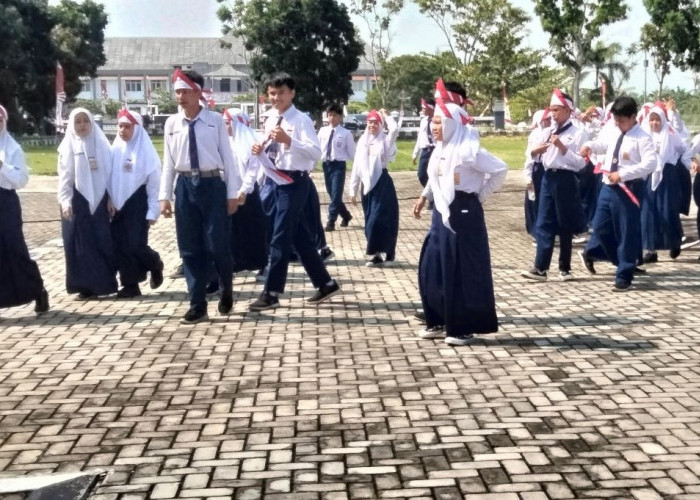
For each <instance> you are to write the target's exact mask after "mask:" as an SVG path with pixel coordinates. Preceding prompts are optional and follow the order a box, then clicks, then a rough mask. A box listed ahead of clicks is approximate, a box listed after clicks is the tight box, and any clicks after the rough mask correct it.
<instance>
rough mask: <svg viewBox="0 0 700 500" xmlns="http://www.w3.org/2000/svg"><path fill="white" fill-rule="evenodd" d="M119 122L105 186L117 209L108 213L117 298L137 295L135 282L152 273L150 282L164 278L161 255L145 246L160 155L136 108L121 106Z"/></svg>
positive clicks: (155, 208) (156, 207) (155, 196)
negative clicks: (117, 278) (106, 185)
mask: <svg viewBox="0 0 700 500" xmlns="http://www.w3.org/2000/svg"><path fill="white" fill-rule="evenodd" d="M117 126H118V128H119V131H118V134H117V136H116V137H115V138H114V142H113V143H112V173H111V175H110V180H109V185H108V191H109V196H110V200H111V202H112V204H113V205H114V208H115V209H116V213H115V214H114V217H113V218H112V223H111V229H112V240H113V241H114V249H115V251H116V255H117V269H118V270H119V277H120V279H121V282H122V289H121V290H119V291H118V292H117V297H119V298H131V297H138V296H139V295H141V288H140V287H139V282H141V281H143V280H145V279H146V274H147V273H148V272H150V273H151V280H150V286H151V288H153V289H156V288H158V287H159V286H160V285H161V284H162V283H163V261H162V260H161V259H160V255H158V252H156V251H155V250H153V249H152V248H151V247H149V246H148V230H149V228H150V226H152V225H153V224H155V223H156V220H158V215H159V214H160V207H159V203H158V189H159V188H160V158H158V153H157V152H156V149H155V148H154V147H153V144H152V143H151V139H150V138H149V137H148V133H147V132H146V130H145V129H144V128H143V119H142V118H141V115H140V114H139V113H137V112H135V111H129V110H127V109H122V110H121V111H119V114H118V116H117Z"/></svg>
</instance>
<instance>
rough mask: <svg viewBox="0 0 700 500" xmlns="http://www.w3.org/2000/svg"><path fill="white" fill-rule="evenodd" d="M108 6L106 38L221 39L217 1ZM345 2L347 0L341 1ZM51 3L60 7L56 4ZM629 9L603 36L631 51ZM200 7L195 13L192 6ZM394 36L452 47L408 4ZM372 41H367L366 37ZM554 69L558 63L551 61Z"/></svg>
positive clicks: (632, 1)
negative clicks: (177, 37) (624, 16)
mask: <svg viewBox="0 0 700 500" xmlns="http://www.w3.org/2000/svg"><path fill="white" fill-rule="evenodd" d="M97 1H99V2H100V3H102V4H104V5H105V8H106V11H107V13H108V15H109V24H108V26H107V30H106V33H105V35H106V36H107V37H120V36H123V37H127V36H128V37H135V36H142V37H157V36H182V37H197V36H201V37H213V36H220V35H221V23H220V21H219V20H218V18H217V17H216V11H217V9H218V7H219V4H218V3H217V2H216V0H198V1H197V2H192V0H149V1H142V0H97ZM341 1H342V0H341ZM512 2H513V4H514V5H516V6H518V7H520V8H522V9H524V10H525V11H526V12H527V13H528V14H529V15H530V18H531V21H530V23H529V25H528V33H527V36H526V37H525V42H524V44H525V45H527V46H530V47H532V48H534V49H542V50H546V49H547V43H548V39H549V37H548V35H547V34H546V33H543V31H542V28H541V25H540V23H539V19H538V18H537V16H536V15H535V14H534V6H533V2H532V1H531V0H512ZM51 3H56V0H52V2H51ZM627 4H628V5H629V7H630V11H629V14H628V18H627V19H626V20H625V21H623V22H620V23H616V24H615V25H613V26H609V27H607V28H606V29H605V31H604V32H603V40H604V41H605V42H606V43H611V42H618V43H620V44H622V46H623V47H628V46H629V45H631V44H632V43H634V42H637V41H638V38H639V33H640V28H641V26H642V25H643V24H644V23H645V22H647V20H648V19H649V16H648V15H647V13H646V10H645V9H644V6H643V4H642V0H627ZM194 5H196V8H194V7H193V6H194ZM355 24H356V26H357V27H358V28H359V30H360V34H361V35H363V34H364V35H366V31H365V30H364V26H363V21H362V20H361V19H355ZM391 31H392V33H393V37H392V42H391V50H392V53H393V55H402V54H411V53H418V52H421V51H423V52H428V53H435V52H437V51H440V50H444V49H446V47H447V44H446V41H445V37H444V35H443V34H442V32H440V31H439V29H438V28H437V27H436V26H435V24H434V23H433V21H431V20H430V19H429V18H427V17H426V16H424V15H422V14H421V13H420V12H419V11H418V7H417V6H416V5H415V4H414V3H413V2H411V1H410V0H406V7H404V10H403V11H402V12H401V13H400V14H399V15H398V16H396V18H395V19H393V20H392V27H391ZM364 38H365V39H367V37H366V36H365V37H364ZM633 59H634V62H635V63H636V67H635V69H634V71H633V72H632V76H631V78H630V80H629V82H627V83H626V84H625V87H628V88H632V89H634V90H636V91H637V92H639V93H641V92H643V90H644V68H643V60H644V56H643V53H641V52H640V53H639V54H638V56H637V57H636V58H633ZM548 62H550V63H552V64H553V60H550V61H548ZM646 80H647V89H648V91H649V92H651V91H653V90H654V89H656V88H658V81H657V79H656V76H655V74H654V71H653V66H652V63H651V62H650V63H649V69H648V71H647V77H646ZM591 85H592V82H591V81H588V82H586V81H584V86H591ZM676 87H680V88H684V89H688V90H690V89H692V88H693V80H692V73H690V72H682V71H680V70H677V69H674V70H673V71H672V72H671V74H670V75H669V76H668V77H666V81H665V82H664V88H667V89H668V88H673V89H675V88H676Z"/></svg>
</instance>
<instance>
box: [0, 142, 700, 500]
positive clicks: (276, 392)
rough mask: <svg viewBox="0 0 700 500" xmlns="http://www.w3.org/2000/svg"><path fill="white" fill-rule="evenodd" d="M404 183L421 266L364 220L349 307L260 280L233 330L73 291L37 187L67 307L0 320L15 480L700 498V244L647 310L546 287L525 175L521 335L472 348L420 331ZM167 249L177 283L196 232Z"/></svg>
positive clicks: (138, 486)
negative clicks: (389, 247)
mask: <svg viewBox="0 0 700 500" xmlns="http://www.w3.org/2000/svg"><path fill="white" fill-rule="evenodd" d="M494 152H495V151H494ZM320 179H322V177H320V176H319V175H318V174H316V176H315V180H316V182H317V183H318V182H319V180H320ZM394 179H395V181H396V184H397V188H398V192H399V198H400V200H401V201H400V203H401V213H402V218H401V233H400V244H399V249H398V252H397V258H398V260H399V262H400V265H398V266H397V267H393V268H387V269H381V268H372V269H369V268H366V267H364V266H363V264H364V255H363V245H364V235H363V232H362V223H361V221H362V216H361V209H360V207H359V206H352V207H351V211H352V213H353V214H354V217H355V218H354V219H353V221H352V223H351V226H350V227H349V228H347V229H341V230H338V231H336V232H333V233H329V234H328V238H329V242H330V244H331V246H332V248H333V250H334V251H335V254H336V256H335V260H333V261H332V262H331V263H330V264H329V268H330V271H331V274H332V275H334V276H336V277H338V278H339V280H340V283H341V285H342V287H343V291H344V293H343V295H341V296H338V297H336V298H334V299H333V300H332V301H330V302H329V303H326V304H323V305H321V306H320V307H306V306H304V302H303V301H304V298H306V297H308V296H310V294H311V292H312V290H311V287H310V284H309V282H308V280H307V279H306V278H305V275H304V273H303V270H302V269H301V268H300V267H299V266H298V265H293V266H292V268H291V273H290V281H289V289H288V293H287V294H286V296H285V298H284V299H283V301H282V302H283V304H282V307H280V308H279V309H277V310H275V311H273V312H264V313H250V312H247V305H248V303H250V302H251V301H252V300H253V299H254V298H255V297H256V295H257V294H258V293H259V292H260V289H261V287H260V285H259V284H257V283H256V282H255V280H254V278H253V276H252V275H250V274H244V275H241V276H237V277H236V279H235V285H234V289H235V299H236V303H235V306H234V310H233V313H232V314H231V315H230V316H227V317H221V316H216V315H215V313H214V309H215V303H213V304H210V313H211V315H212V321H211V322H210V323H203V324H199V325H196V326H182V325H180V324H179V322H178V320H179V318H180V317H181V316H182V315H183V314H184V313H185V311H186V310H187V298H186V294H185V283H184V281H183V280H182V279H171V278H166V280H165V283H164V284H163V286H162V288H160V289H159V290H156V291H152V290H149V289H148V288H147V287H146V289H145V290H144V291H145V294H144V296H143V297H142V298H140V299H139V300H122V301H117V300H113V299H103V300H99V301H91V302H78V301H76V300H75V299H74V298H73V297H71V296H67V295H66V294H65V292H64V264H63V251H62V248H61V247H60V246H59V243H58V242H59V241H60V226H59V221H58V207H57V204H56V200H55V189H56V185H55V183H56V178H55V177H48V176H44V177H40V176H35V177H33V178H32V180H31V182H30V184H29V186H28V188H27V189H25V190H23V191H22V192H21V198H22V202H23V206H24V217H25V220H26V224H25V232H26V234H27V238H28V242H29V245H30V247H31V250H32V254H33V255H34V256H35V257H36V259H37V261H38V263H39V266H40V268H41V270H42V273H43V275H44V278H45V280H46V284H47V288H48V290H49V293H50V296H51V301H52V308H51V311H50V312H49V313H48V314H46V315H44V316H42V317H39V318H37V317H35V315H34V313H33V308H32V307H31V306H26V307H19V308H14V309H10V310H3V311H0V478H7V477H12V476H18V475H25V474H46V473H55V472H68V471H79V470H102V471H107V472H108V474H107V476H106V478H105V479H104V481H103V482H102V483H101V485H100V486H99V487H98V488H97V490H96V492H95V495H94V497H92V498H94V499H99V500H115V499H165V498H199V499H205V498H206V499H229V498H236V499H256V498H262V497H264V498H268V499H276V498H277V499H291V498H299V499H304V500H307V499H328V500H331V499H346V498H349V499H359V498H440V499H459V498H465V497H466V498H468V499H474V500H482V499H494V500H516V499H519V500H540V499H550V498H551V499H562V498H635V499H644V500H647V499H656V498H674V499H681V498H687V499H691V498H695V499H697V498H700V313H699V312H698V310H699V308H698V297H700V293H699V292H700V262H699V261H698V260H697V259H698V255H699V252H698V250H697V247H695V248H694V249H691V250H688V251H686V252H684V253H683V254H682V255H681V256H680V257H679V258H678V259H677V260H676V261H670V260H669V259H668V256H667V255H666V254H665V253H663V254H660V255H661V257H662V259H661V262H660V263H659V264H656V265H653V266H649V274H648V276H646V277H642V278H639V279H638V280H637V281H636V282H635V285H634V289H633V290H632V291H631V292H629V293H619V294H615V293H612V292H610V285H611V283H612V280H613V268H612V267H611V266H608V265H604V264H598V266H597V267H598V269H599V271H598V274H597V275H595V276H588V275H586V274H585V270H584V269H583V267H582V266H581V264H580V263H579V262H578V261H575V262H574V268H573V273H574V275H575V276H576V278H577V279H576V280H575V281H572V282H559V281H558V280H556V279H554V280H551V281H549V282H547V283H527V282H525V281H524V279H522V278H520V277H519V272H520V270H522V269H526V268H529V267H530V266H531V264H532V259H533V255H534V249H533V247H532V244H531V241H530V239H529V238H528V237H527V236H526V235H525V233H524V230H523V222H522V219H523V217H522V200H523V189H524V184H523V181H522V176H521V172H520V171H511V172H509V176H508V180H507V183H506V185H505V187H504V189H503V190H502V191H501V192H499V193H498V194H497V195H495V196H494V197H493V198H492V199H490V200H489V201H488V202H487V204H486V206H485V209H486V215H487V222H488V227H489V231H490V244H491V250H492V260H493V275H494V281H495V290H496V301H497V305H498V314H499V318H500V331H499V332H498V333H497V334H492V335H486V336H481V337H480V338H479V339H478V340H477V341H476V342H475V343H474V344H473V345H471V346H467V347H457V348H455V347H450V346H447V345H445V344H444V343H442V342H440V341H434V340H419V339H418V338H417V337H416V336H415V333H416V331H417V330H418V329H419V328H420V325H419V324H418V322H417V321H415V320H414V319H413V313H414V312H415V310H416V309H417V308H418V307H419V305H420V302H419V298H418V293H417V290H416V263H417V260H418V253H419V250H420V246H421V243H422V240H423V237H424V235H425V232H426V228H427V227H428V224H429V218H428V217H427V216H426V217H424V218H423V219H421V220H415V219H414V218H413V217H412V215H411V209H412V206H413V202H414V200H415V197H416V195H417V193H418V187H417V182H416V180H415V173H414V172H397V173H395V174H394ZM320 191H323V190H322V189H320ZM326 199H327V198H326V197H325V195H324V194H323V193H322V201H323V202H324V203H325V200H326ZM323 208H324V209H325V205H324V207H323ZM693 210H695V208H693ZM426 215H428V214H426ZM693 215H694V214H693ZM693 221H694V219H693ZM693 221H691V219H684V224H685V228H686V233H687V234H689V235H692V236H693V237H695V230H694V222H693ZM152 245H153V246H154V248H155V249H156V250H158V251H159V252H160V253H161V255H162V257H163V258H164V260H165V263H166V272H170V271H172V270H173V268H174V267H175V265H176V264H177V262H178V255H177V250H176V246H175V240H174V224H173V221H172V220H160V221H159V222H158V223H157V224H156V225H155V226H154V228H153V231H152ZM555 262H556V256H555ZM0 286H1V285H0ZM5 498H6V499H8V498H10V499H14V498H23V497H22V496H19V495H6V496H5Z"/></svg>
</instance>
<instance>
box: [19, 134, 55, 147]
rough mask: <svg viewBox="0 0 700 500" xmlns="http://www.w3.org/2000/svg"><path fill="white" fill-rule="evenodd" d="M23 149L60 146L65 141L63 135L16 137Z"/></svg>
mask: <svg viewBox="0 0 700 500" xmlns="http://www.w3.org/2000/svg"><path fill="white" fill-rule="evenodd" d="M15 139H16V140H17V142H19V143H20V144H21V145H22V147H27V146H30V147H37V146H58V145H59V144H60V143H61V140H62V139H63V136H62V135H28V136H23V137H15Z"/></svg>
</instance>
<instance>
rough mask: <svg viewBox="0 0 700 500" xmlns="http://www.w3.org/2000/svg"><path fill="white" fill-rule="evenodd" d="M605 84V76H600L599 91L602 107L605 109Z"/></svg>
mask: <svg viewBox="0 0 700 500" xmlns="http://www.w3.org/2000/svg"><path fill="white" fill-rule="evenodd" d="M607 90H608V88H607V85H606V83H605V77H602V76H601V77H600V93H601V94H602V96H603V109H605V94H606V93H607Z"/></svg>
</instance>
